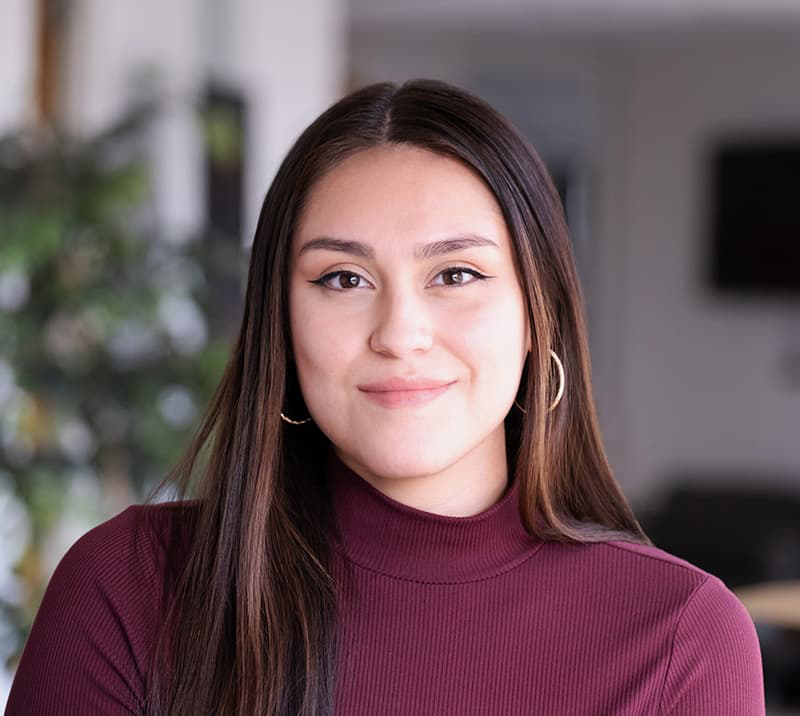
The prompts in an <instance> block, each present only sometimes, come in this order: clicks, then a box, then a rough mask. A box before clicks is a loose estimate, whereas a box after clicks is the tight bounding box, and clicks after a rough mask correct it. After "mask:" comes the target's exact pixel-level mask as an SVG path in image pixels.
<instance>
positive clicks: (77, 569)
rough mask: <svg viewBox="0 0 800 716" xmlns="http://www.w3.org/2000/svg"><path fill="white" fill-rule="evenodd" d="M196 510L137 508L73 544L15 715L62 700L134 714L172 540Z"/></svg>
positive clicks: (35, 630) (14, 696)
mask: <svg viewBox="0 0 800 716" xmlns="http://www.w3.org/2000/svg"><path fill="white" fill-rule="evenodd" d="M196 509H197V507H196V504H195V503H194V502H185V503H179V502H171V503H169V502H168V503H159V504H152V505H132V506H130V507H128V508H126V509H125V510H123V511H122V512H120V513H119V514H117V515H115V516H113V517H111V518H110V519H108V520H106V521H104V522H102V523H100V524H98V525H97V526H96V527H93V528H92V529H90V530H88V531H87V532H86V533H85V534H83V535H82V536H81V537H80V538H79V539H78V540H76V541H75V542H74V543H73V544H72V545H71V546H70V547H69V549H68V550H67V551H66V553H65V554H64V556H63V557H62V558H61V560H60V561H59V563H58V565H57V566H56V568H55V571H54V572H53V574H52V576H51V578H50V580H49V582H48V584H47V588H46V590H45V593H44V596H43V597H42V601H41V604H40V605H39V608H38V611H37V613H36V617H35V619H34V622H33V625H32V627H31V631H30V633H29V635H28V639H27V641H26V643H25V648H24V650H23V653H22V656H21V658H20V662H19V665H18V667H17V670H16V673H15V676H14V681H13V683H12V688H11V692H10V694H9V704H8V708H9V711H8V713H9V714H16V713H26V714H28V713H30V714H39V713H42V714H44V713H52V712H53V710H52V709H53V708H54V704H55V703H56V702H58V703H59V704H66V705H65V706H64V708H66V707H67V705H68V706H70V707H73V706H74V707H75V709H77V710H79V709H80V704H82V703H83V704H86V703H89V702H90V701H91V702H96V703H97V705H98V707H100V710H101V711H103V712H104V713H111V714H116V713H127V712H128V711H127V710H126V709H128V708H132V709H133V708H134V707H135V706H136V705H137V704H138V703H139V702H140V698H141V695H142V693H143V689H144V679H145V674H146V670H147V666H148V659H149V653H150V649H151V647H152V645H153V643H154V641H155V638H156V635H157V632H158V616H159V611H158V610H159V605H160V599H161V597H162V592H163V589H162V588H163V584H164V569H165V566H166V564H167V560H166V559H165V558H166V556H167V551H168V550H170V549H180V548H182V545H181V544H176V543H175V535H179V534H180V533H181V525H182V523H183V522H184V521H187V519H190V517H191V515H192V514H193V512H195V511H196ZM65 700H66V701H65ZM120 705H122V707H121V708H120V709H118V708H117V707H119V706H120ZM60 707H61V706H59V708H60ZM77 710H76V711H75V712H76V713H77V712H78V711H77ZM134 710H135V709H134Z"/></svg>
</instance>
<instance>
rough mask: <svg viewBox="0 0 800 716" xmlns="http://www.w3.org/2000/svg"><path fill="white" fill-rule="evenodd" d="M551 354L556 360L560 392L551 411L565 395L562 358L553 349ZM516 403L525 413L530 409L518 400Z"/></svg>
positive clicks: (550, 409)
mask: <svg viewBox="0 0 800 716" xmlns="http://www.w3.org/2000/svg"><path fill="white" fill-rule="evenodd" d="M550 355H551V356H552V357H553V360H554V361H555V362H556V368H557V369H558V393H557V394H556V397H555V400H554V401H553V403H552V404H551V405H550V407H549V408H548V409H547V412H548V413H549V412H550V411H552V410H553V409H555V407H556V405H558V404H559V402H561V396H562V395H564V383H565V380H564V366H563V365H562V363H561V359H560V358H559V357H558V356H557V355H556V353H555V351H553V350H552V349H551V350H550ZM514 405H516V406H517V407H518V408H519V409H520V410H521V411H522V412H523V413H527V412H528V411H527V410H525V408H523V407H522V406H521V405H520V404H519V403H518V402H517V401H516V400H515V401H514Z"/></svg>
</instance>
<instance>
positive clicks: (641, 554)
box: [585, 541, 764, 716]
mask: <svg viewBox="0 0 800 716" xmlns="http://www.w3.org/2000/svg"><path fill="white" fill-rule="evenodd" d="M585 557H586V559H587V561H588V562H589V563H596V564H598V565H600V566H601V569H603V570H605V571H606V573H607V575H608V576H609V577H612V575H615V579H616V580H618V581H619V582H620V583H621V584H622V585H623V586H624V590H625V591H626V592H628V593H629V596H631V597H632V598H633V599H632V603H634V602H635V603H638V604H650V605H651V611H652V617H653V618H656V617H657V616H658V615H659V614H660V615H662V616H665V617H666V618H667V621H668V623H669V630H668V635H669V638H668V641H667V643H668V649H669V656H668V662H667V663H668V666H667V670H666V673H665V677H664V681H663V685H662V689H661V696H660V710H659V712H658V713H659V714H671V715H677V714H687V715H688V714H695V713H703V714H741V715H747V716H750V715H753V716H755V715H756V714H763V713H764V692H763V673H762V662H761V651H760V647H759V641H758V636H757V633H756V630H755V626H754V624H753V621H752V619H751V617H750V615H749V613H748V612H747V610H746V608H745V607H744V605H743V604H742V603H741V601H740V600H739V599H738V598H737V597H736V595H735V594H734V593H733V592H732V591H731V590H730V589H729V588H728V587H727V586H726V584H725V583H724V582H723V581H722V580H721V579H719V578H718V577H716V576H715V575H713V574H710V573H709V572H707V571H705V570H703V569H701V568H700V567H698V566H696V565H694V564H692V563H690V562H687V561H686V560H684V559H681V558H680V557H677V556H675V555H673V554H670V553H668V552H665V551H664V550H661V549H659V548H657V547H652V546H648V545H641V544H636V543H631V542H622V541H609V542H598V543H594V544H592V545H590V546H589V549H588V550H587V552H586V555H585Z"/></svg>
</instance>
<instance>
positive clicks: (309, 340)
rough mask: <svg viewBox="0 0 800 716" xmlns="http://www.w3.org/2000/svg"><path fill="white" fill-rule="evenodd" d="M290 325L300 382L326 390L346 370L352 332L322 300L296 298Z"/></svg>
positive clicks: (309, 387)
mask: <svg viewBox="0 0 800 716" xmlns="http://www.w3.org/2000/svg"><path fill="white" fill-rule="evenodd" d="M290 328H291V335H292V349H293V351H294V355H295V359H296V361H297V369H298V373H299V376H300V381H301V383H303V384H304V388H306V389H308V390H313V391H319V390H325V389H326V387H328V385H329V382H330V381H331V380H333V379H336V378H337V377H338V376H341V375H342V373H343V372H344V371H345V370H346V369H347V365H348V364H349V362H350V356H351V355H352V353H353V352H354V350H355V348H354V342H355V341H356V340H357V338H356V334H355V332H354V331H352V330H348V328H347V326H346V325H345V324H344V323H343V322H342V321H341V320H337V317H336V316H335V315H331V314H330V312H326V310H325V306H324V302H319V301H317V302H314V303H313V305H312V303H311V302H310V301H305V302H304V301H303V300H302V298H299V297H298V298H297V300H294V302H293V303H292V304H291V312H290ZM304 392H305V391H304Z"/></svg>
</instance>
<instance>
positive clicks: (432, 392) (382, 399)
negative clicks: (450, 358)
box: [361, 381, 455, 408]
mask: <svg viewBox="0 0 800 716" xmlns="http://www.w3.org/2000/svg"><path fill="white" fill-rule="evenodd" d="M454 384H455V381H453V382H452V383H445V384H444V385H440V386H437V387H435V388H416V389H405V390H364V389H363V388H362V389H361V391H362V392H363V393H364V395H365V396H366V397H367V398H369V399H370V400H372V401H373V402H375V403H377V404H378V405H381V406H383V407H384V408H399V407H407V406H416V405H424V404H425V403H430V402H431V401H432V400H435V399H436V398H438V397H439V396H440V395H443V394H444V393H446V392H447V391H448V390H449V389H450V386H452V385H454Z"/></svg>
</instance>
